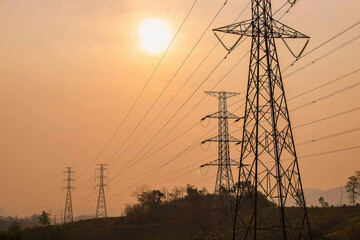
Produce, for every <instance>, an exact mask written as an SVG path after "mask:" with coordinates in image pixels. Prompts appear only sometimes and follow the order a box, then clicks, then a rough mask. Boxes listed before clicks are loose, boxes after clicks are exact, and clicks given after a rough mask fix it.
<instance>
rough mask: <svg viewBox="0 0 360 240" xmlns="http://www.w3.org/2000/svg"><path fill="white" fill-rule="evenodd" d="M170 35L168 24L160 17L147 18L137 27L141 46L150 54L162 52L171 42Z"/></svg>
mask: <svg viewBox="0 0 360 240" xmlns="http://www.w3.org/2000/svg"><path fill="white" fill-rule="evenodd" d="M171 35H172V31H171V28H170V26H169V25H168V24H167V23H166V22H165V21H163V20H161V19H157V18H153V19H147V20H145V21H144V22H143V23H142V24H141V25H140V27H139V37H140V45H141V48H142V49H143V50H144V51H146V52H147V53H150V54H159V53H162V52H164V51H165V50H166V49H167V47H168V46H169V44H170V42H171Z"/></svg>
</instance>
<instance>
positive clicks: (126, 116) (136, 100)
mask: <svg viewBox="0 0 360 240" xmlns="http://www.w3.org/2000/svg"><path fill="white" fill-rule="evenodd" d="M197 2H198V0H195V1H194V3H193V5H192V6H191V8H190V10H189V11H188V13H187V15H186V17H185V18H184V20H183V21H182V23H181V25H180V27H179V28H178V30H177V32H176V34H175V35H174V37H173V38H172V40H171V42H170V44H169V46H168V47H167V49H166V50H165V52H164V54H163V55H162V57H161V59H160V61H159V62H158V64H157V65H156V67H155V69H154V70H153V72H152V74H151V75H150V77H149V78H148V80H147V81H146V83H145V85H144V87H143V88H142V89H141V91H140V93H139V95H138V96H137V98H136V99H135V102H134V103H133V104H132V106H131V107H130V110H129V111H128V112H127V113H126V115H125V117H124V118H123V120H122V121H121V123H120V124H119V126H118V127H117V129H116V130H115V132H114V133H113V135H112V136H111V137H110V139H109V140H108V141H107V143H106V144H105V146H104V147H103V148H102V150H101V151H100V153H99V154H98V155H97V157H96V158H95V160H94V161H93V162H92V163H91V165H92V164H93V163H95V162H96V161H97V160H98V159H99V157H100V156H101V155H102V154H103V152H104V151H105V149H106V148H107V147H108V146H109V144H110V142H111V141H112V140H113V139H114V137H115V135H116V134H117V132H118V131H119V129H120V128H121V127H122V125H123V124H124V122H125V121H126V119H127V118H128V116H129V114H130V113H131V112H132V110H133V108H134V107H135V105H136V104H137V102H138V101H139V99H140V97H141V96H142V94H143V93H144V91H145V89H146V87H147V85H148V84H149V83H150V81H151V79H152V78H153V76H154V75H155V72H156V71H157V69H158V68H159V66H160V64H161V63H162V61H163V59H164V58H165V56H166V54H167V52H168V51H169V49H170V47H171V46H172V44H173V43H174V41H175V39H176V37H177V35H178V34H179V32H180V30H181V29H182V27H183V26H184V24H185V22H186V20H187V19H188V17H189V16H190V14H191V12H192V10H193V9H194V7H195V5H196V3H197ZM91 165H90V166H91ZM90 166H89V167H88V168H87V169H85V170H84V171H83V172H82V173H80V174H79V176H81V175H82V174H83V173H84V172H86V171H87V170H88V169H89V168H90Z"/></svg>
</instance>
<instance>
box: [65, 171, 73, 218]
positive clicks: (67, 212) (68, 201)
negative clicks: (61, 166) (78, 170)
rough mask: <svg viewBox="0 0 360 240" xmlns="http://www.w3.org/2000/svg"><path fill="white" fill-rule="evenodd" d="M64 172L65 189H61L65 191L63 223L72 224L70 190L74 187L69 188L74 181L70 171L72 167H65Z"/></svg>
mask: <svg viewBox="0 0 360 240" xmlns="http://www.w3.org/2000/svg"><path fill="white" fill-rule="evenodd" d="M66 169H67V170H66V171H64V174H66V176H67V177H66V178H65V179H64V182H66V187H63V189H66V199H65V211H64V223H67V222H73V221H74V217H73V208H72V198H71V190H72V189H74V187H72V186H71V184H72V182H73V181H74V179H73V178H72V175H73V174H74V173H75V172H74V171H73V170H72V167H66Z"/></svg>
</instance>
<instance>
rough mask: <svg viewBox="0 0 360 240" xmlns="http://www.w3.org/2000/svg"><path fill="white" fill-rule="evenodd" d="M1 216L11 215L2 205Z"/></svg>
mask: <svg viewBox="0 0 360 240" xmlns="http://www.w3.org/2000/svg"><path fill="white" fill-rule="evenodd" d="M0 216H1V217H7V216H9V213H7V212H6V211H5V210H4V209H3V208H2V207H0Z"/></svg>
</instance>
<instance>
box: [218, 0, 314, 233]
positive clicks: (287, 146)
mask: <svg viewBox="0 0 360 240" xmlns="http://www.w3.org/2000/svg"><path fill="white" fill-rule="evenodd" d="M289 2H290V0H289ZM294 2H295V1H292V2H290V3H292V4H293V3H294ZM251 9H252V19H251V20H247V21H243V22H240V23H236V24H232V25H228V26H225V27H221V28H217V29H214V32H215V34H216V32H223V33H230V34H237V35H240V37H239V38H240V39H241V37H243V36H246V37H251V38H252V44H251V51H250V65H249V76H248V85H247V95H246V107H245V114H244V123H243V136H242V144H241V154H240V168H239V179H238V188H237V189H238V190H237V192H236V203H235V217H234V222H233V227H234V228H233V240H235V239H242V240H244V239H255V240H256V239H267V240H269V239H271V240H273V239H274V240H275V239H276V240H278V239H297V240H300V239H312V238H311V233H310V225H309V220H308V215H307V210H306V204H305V199H304V193H303V187H302V183H301V178H300V170H299V166H298V160H297V156H296V151H295V144H294V139H293V134H292V129H291V125H290V118H289V113H288V108H287V103H286V98H285V92H284V86H283V81H282V77H281V72H280V66H279V61H278V55H277V51H276V46H275V38H281V39H282V40H283V41H284V43H285V45H286V46H288V45H287V43H286V42H285V40H286V39H290V38H303V39H306V40H307V41H308V39H309V37H307V36H306V35H304V34H302V33H300V32H298V31H296V30H294V29H292V28H290V27H288V26H286V25H284V24H282V23H280V22H279V21H277V20H275V19H273V16H272V10H271V0H251ZM237 43H239V40H238V41H237V42H236V43H235V45H234V46H232V47H231V48H227V47H226V46H225V45H224V44H223V45H224V46H225V47H226V48H227V49H228V50H229V51H231V50H232V49H233V48H234V47H235V46H236V44H237ZM306 45H307V42H306V44H305V46H306ZM305 46H304V48H303V49H302V51H301V53H302V52H303V51H304V49H305ZM289 50H290V51H291V49H289ZM292 53H293V52H292ZM301 53H300V54H299V55H298V56H296V57H299V56H300V55H301ZM293 55H294V54H293ZM294 56H295V55H294ZM294 204H296V205H297V206H298V208H289V207H288V206H290V205H294ZM295 216H296V217H295Z"/></svg>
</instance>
